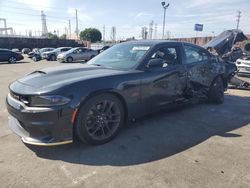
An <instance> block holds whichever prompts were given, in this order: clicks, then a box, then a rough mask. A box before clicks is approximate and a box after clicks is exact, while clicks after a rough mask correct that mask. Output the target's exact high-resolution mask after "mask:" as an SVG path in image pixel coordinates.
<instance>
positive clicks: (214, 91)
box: [208, 76, 224, 104]
mask: <svg viewBox="0 0 250 188" xmlns="http://www.w3.org/2000/svg"><path fill="white" fill-rule="evenodd" d="M208 100H209V102H211V103H215V104H222V103H223V102H224V84H223V80H222V78H221V77H220V76H219V77H217V78H216V79H215V80H214V81H213V83H212V85H211V86H210V89H209V93H208Z"/></svg>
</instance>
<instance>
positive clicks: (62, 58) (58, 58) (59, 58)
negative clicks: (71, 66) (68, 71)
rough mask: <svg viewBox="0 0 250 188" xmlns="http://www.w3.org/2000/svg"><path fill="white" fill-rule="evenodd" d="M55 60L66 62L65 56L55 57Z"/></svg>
mask: <svg viewBox="0 0 250 188" xmlns="http://www.w3.org/2000/svg"><path fill="white" fill-rule="evenodd" d="M57 61H59V62H66V58H65V57H57Z"/></svg>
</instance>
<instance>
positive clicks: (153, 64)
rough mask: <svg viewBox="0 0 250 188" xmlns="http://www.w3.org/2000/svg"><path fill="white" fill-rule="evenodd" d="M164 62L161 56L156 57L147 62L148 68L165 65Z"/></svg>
mask: <svg viewBox="0 0 250 188" xmlns="http://www.w3.org/2000/svg"><path fill="white" fill-rule="evenodd" d="M163 65H164V62H163V59H160V58H156V59H151V60H149V62H148V64H147V68H153V67H159V68H160V67H163Z"/></svg>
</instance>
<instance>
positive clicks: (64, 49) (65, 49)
mask: <svg viewBox="0 0 250 188" xmlns="http://www.w3.org/2000/svg"><path fill="white" fill-rule="evenodd" d="M68 50H69V48H63V49H62V50H61V51H62V52H66V51H68Z"/></svg>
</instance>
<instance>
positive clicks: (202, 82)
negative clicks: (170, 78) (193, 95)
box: [183, 44, 217, 91]
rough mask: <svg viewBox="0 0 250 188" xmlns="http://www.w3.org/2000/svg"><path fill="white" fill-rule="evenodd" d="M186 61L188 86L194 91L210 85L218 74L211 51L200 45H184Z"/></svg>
mask: <svg viewBox="0 0 250 188" xmlns="http://www.w3.org/2000/svg"><path fill="white" fill-rule="evenodd" d="M183 49H184V54H185V61H184V66H185V68H186V69H187V72H188V86H189V87H191V88H192V89H193V90H194V91H199V90H202V89H204V88H208V87H210V85H211V83H212V81H213V79H214V78H215V76H216V72H217V71H216V70H214V67H213V63H212V62H211V61H212V60H210V55H209V53H208V52H207V51H206V50H205V49H203V48H201V47H198V46H194V45H191V44H190V45H189V44H184V45H183Z"/></svg>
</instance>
